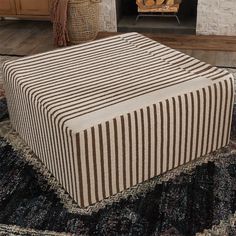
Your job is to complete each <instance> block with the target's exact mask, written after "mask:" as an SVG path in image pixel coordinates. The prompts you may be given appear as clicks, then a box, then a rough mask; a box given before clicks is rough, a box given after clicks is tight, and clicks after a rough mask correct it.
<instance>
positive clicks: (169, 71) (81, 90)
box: [3, 33, 231, 131]
mask: <svg viewBox="0 0 236 236" xmlns="http://www.w3.org/2000/svg"><path fill="white" fill-rule="evenodd" d="M3 71H4V73H5V80H13V83H14V84H15V86H20V88H21V90H22V92H23V93H27V94H28V95H29V98H30V99H31V100H32V101H34V102H35V103H36V104H39V105H41V106H42V107H44V108H45V109H46V111H48V113H49V114H51V115H53V116H55V117H58V119H59V118H60V120H61V121H62V123H63V124H64V125H66V126H67V127H70V128H71V129H72V130H76V131H78V130H83V129H85V128H86V127H87V126H91V125H93V124H94V123H97V122H102V121H104V120H107V119H109V118H112V117H115V116H117V115H119V114H120V115H121V114H124V113H127V112H130V111H134V110H136V109H138V108H141V107H143V106H148V105H151V104H153V103H156V102H157V101H160V100H163V99H166V98H168V97H172V96H174V95H177V94H183V93H185V92H186V93H187V92H188V91H192V90H194V89H197V88H201V87H205V86H208V85H211V84H212V83H214V82H215V81H218V80H219V79H222V78H223V79H224V78H226V77H228V76H231V75H230V74H229V73H228V72H226V71H224V70H221V69H218V68H214V67H211V66H210V65H208V64H205V63H203V62H200V61H199V60H197V59H194V58H191V57H189V56H187V55H185V54H182V53H180V52H177V51H175V50H173V49H170V48H168V47H166V46H164V45H162V44H159V43H157V42H155V41H153V40H151V39H149V38H146V37H144V36H143V35H140V34H137V33H128V34H123V35H118V36H114V37H110V38H106V39H101V40H97V41H94V42H90V43H85V44H81V45H77V46H72V47H67V48H63V49H59V50H54V51H51V52H47V53H42V54H37V55H34V56H29V57H25V58H21V59H18V60H15V61H10V62H7V63H5V64H4V67H3ZM78 124H79V125H78Z"/></svg>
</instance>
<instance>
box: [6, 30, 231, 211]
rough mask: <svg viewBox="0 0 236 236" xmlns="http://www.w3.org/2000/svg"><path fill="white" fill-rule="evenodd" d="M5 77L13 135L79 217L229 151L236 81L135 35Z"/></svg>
mask: <svg viewBox="0 0 236 236" xmlns="http://www.w3.org/2000/svg"><path fill="white" fill-rule="evenodd" d="M3 72H4V84H5V89H6V96H7V102H8V107H9V113H10V119H11V122H12V125H13V127H14V128H15V129H16V130H17V131H18V132H19V134H20V135H21V137H22V138H23V139H24V140H25V141H26V142H27V144H28V145H29V146H30V147H31V149H32V150H33V151H34V152H35V154H36V155H37V156H38V157H39V159H40V160H41V161H42V162H43V163H44V164H45V166H46V167H47V168H48V170H49V171H50V172H51V173H52V174H53V175H54V176H55V178H56V179H57V180H58V181H59V183H60V184H61V185H62V186H63V188H64V189H65V190H66V191H67V192H68V193H69V194H70V196H71V197H72V198H73V199H74V200H75V201H76V202H77V203H78V204H79V205H80V206H81V207H87V206H89V205H91V204H94V203H96V202H99V201H101V200H103V199H105V198H107V197H109V196H112V195H114V194H116V193H119V192H121V191H123V190H125V189H127V188H130V187H132V186H135V185H137V184H138V183H142V182H143V181H146V180H148V179H150V178H152V177H154V176H158V175H160V174H162V173H164V172H166V171H168V170H171V169H173V168H176V167H178V166H180V165H183V164H185V163H188V162H191V161H193V160H196V159H197V158H199V157H201V156H204V155H206V154H208V153H210V152H212V151H214V150H216V149H219V148H221V147H223V146H225V145H227V144H228V142H229V136H230V126H231V119H232V108H233V97H234V88H233V76H232V75H231V74H230V73H228V72H227V71H225V70H222V69H219V68H216V67H212V66H210V65H208V64H206V63H204V62H201V61H199V60H197V59H194V58H192V57H189V56H187V55H185V54H183V53H180V52H177V51H175V50H173V49H170V48H168V47H166V46H164V45H162V44H159V43H157V42H155V41H153V40H151V39H149V38H146V37H144V36H142V35H140V34H137V33H128V34H123V35H119V36H114V37H110V38H106V39H101V40H98V41H94V42H89V43H85V44H82V45H77V46H72V47H67V48H62V49H59V50H55V51H51V52H46V53H42V54H38V55H34V56H29V57H25V58H21V59H19V60H15V61H10V62H6V63H5V64H4V66H3Z"/></svg>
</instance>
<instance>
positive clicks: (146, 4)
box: [144, 0, 155, 7]
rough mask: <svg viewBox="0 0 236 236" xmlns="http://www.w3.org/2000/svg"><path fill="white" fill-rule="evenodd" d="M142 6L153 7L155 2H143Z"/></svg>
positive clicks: (146, 0) (151, 0) (152, 0)
mask: <svg viewBox="0 0 236 236" xmlns="http://www.w3.org/2000/svg"><path fill="white" fill-rule="evenodd" d="M144 5H145V6H146V7H153V6H154V5H155V1H154V0H144Z"/></svg>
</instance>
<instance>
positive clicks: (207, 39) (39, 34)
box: [0, 20, 236, 67]
mask: <svg viewBox="0 0 236 236" xmlns="http://www.w3.org/2000/svg"><path fill="white" fill-rule="evenodd" d="M115 34H117V33H105V32H101V33H99V35H98V37H97V38H104V37H109V36H112V35H115ZM147 36H148V37H150V38H152V39H154V40H156V41H158V42H160V43H163V44H165V45H167V46H169V47H172V48H175V49H177V50H180V51H182V52H184V53H187V54H189V55H191V56H194V57H196V58H198V59H200V60H202V61H205V62H207V63H210V64H212V65H216V66H224V67H236V37H226V36H196V35H154V34H152V35H150V34H149V35H147ZM52 49H55V46H54V45H53V38H52V25H51V23H50V22H43V21H42V22H37V21H15V20H11V21H10V20H3V21H0V55H19V56H24V55H32V54H36V53H40V52H45V51H49V50H52Z"/></svg>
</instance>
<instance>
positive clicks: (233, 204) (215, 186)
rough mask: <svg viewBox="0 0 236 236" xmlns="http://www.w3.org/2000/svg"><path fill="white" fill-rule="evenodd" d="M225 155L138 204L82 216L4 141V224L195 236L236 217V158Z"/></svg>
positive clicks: (0, 216)
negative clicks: (231, 217) (235, 215)
mask: <svg viewBox="0 0 236 236" xmlns="http://www.w3.org/2000/svg"><path fill="white" fill-rule="evenodd" d="M221 152H223V153H221V158H216V160H213V161H210V162H208V163H203V164H202V165H200V166H197V167H196V168H195V169H193V170H190V171H188V172H187V173H182V174H180V175H179V176H177V177H176V178H174V179H172V180H169V181H167V182H163V183H161V184H157V185H156V186H155V188H154V189H153V190H152V191H148V192H144V193H143V194H141V195H140V196H137V197H136V198H135V199H134V198H127V199H123V200H121V201H120V202H116V203H113V204H112V205H109V206H107V207H105V208H104V209H101V210H99V211H98V212H95V213H93V214H91V215H83V214H78V213H71V212H70V211H68V209H67V208H66V207H64V205H63V204H62V203H61V201H60V199H59V198H58V196H57V194H56V193H55V192H54V191H52V190H51V189H50V186H49V184H48V182H47V180H46V179H45V177H44V176H43V175H41V174H40V173H38V172H36V171H35V170H34V169H33V168H32V166H31V165H30V164H29V163H28V162H27V161H26V160H24V158H22V156H21V155H22V154H21V153H19V152H18V151H14V150H13V148H12V146H11V145H10V144H8V143H7V142H6V141H5V140H4V139H3V138H0V209H1V210H0V223H1V224H5V225H17V226H20V227H23V228H32V229H36V230H43V231H44V230H50V231H55V232H67V233H75V234H77V235H166V236H167V235H188V236H190V235H195V234H196V233H197V232H200V231H203V230H204V229H206V228H211V227H212V225H215V224H219V223H220V220H227V219H228V217H229V216H230V215H232V214H233V213H234V212H235V211H236V152H234V151H232V150H230V148H226V149H224V150H221ZM0 230H1V227H0ZM230 230H231V234H229V235H236V228H235V227H230ZM29 235H31V234H29ZM41 235H42V234H41Z"/></svg>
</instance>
